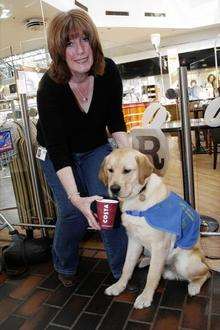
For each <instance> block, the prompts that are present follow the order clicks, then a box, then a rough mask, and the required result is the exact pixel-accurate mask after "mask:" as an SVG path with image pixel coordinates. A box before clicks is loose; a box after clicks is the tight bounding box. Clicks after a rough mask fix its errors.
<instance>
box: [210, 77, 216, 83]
mask: <svg viewBox="0 0 220 330" xmlns="http://www.w3.org/2000/svg"><path fill="white" fill-rule="evenodd" d="M214 80H215V77H214V76H213V75H210V76H209V82H211V83H212V82H213V81H214Z"/></svg>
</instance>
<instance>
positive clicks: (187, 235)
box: [126, 192, 200, 249]
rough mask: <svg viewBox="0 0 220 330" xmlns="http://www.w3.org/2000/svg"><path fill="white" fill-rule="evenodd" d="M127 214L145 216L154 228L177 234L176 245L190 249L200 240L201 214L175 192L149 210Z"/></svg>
mask: <svg viewBox="0 0 220 330" xmlns="http://www.w3.org/2000/svg"><path fill="white" fill-rule="evenodd" d="M126 214H128V215H131V216H137V217H144V218H145V220H146V221H147V223H148V224H149V225H151V226H152V227H153V228H156V229H158V230H162V231H166V232H169V233H172V234H175V235H176V236H177V239H176V242H175V247H177V246H178V247H181V248H183V249H190V248H191V247H192V246H194V245H195V244H196V242H197V240H198V237H199V233H200V217H199V214H198V213H197V212H196V211H195V210H194V209H193V208H192V207H191V206H190V205H189V204H187V203H186V202H185V201H184V200H183V199H182V198H181V197H180V196H178V195H176V194H175V193H173V192H171V193H170V194H169V196H168V197H167V198H166V199H165V200H163V201H162V202H160V203H158V204H156V205H154V206H152V207H150V208H149V209H147V210H144V211H137V210H134V211H130V210H129V211H126Z"/></svg>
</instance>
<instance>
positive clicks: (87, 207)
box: [70, 195, 103, 230]
mask: <svg viewBox="0 0 220 330" xmlns="http://www.w3.org/2000/svg"><path fill="white" fill-rule="evenodd" d="M102 198H103V197H101V196H91V197H80V196H79V195H74V196H72V197H71V199H70V200H71V202H72V203H73V205H74V206H76V207H77V208H78V209H79V210H80V211H81V212H82V214H83V215H84V216H85V217H86V219H87V220H88V223H89V225H90V227H92V228H93V229H96V230H100V229H101V228H100V225H99V224H98V222H97V221H96V218H95V217H94V215H93V212H92V210H91V204H92V202H94V201H96V200H100V199H102Z"/></svg>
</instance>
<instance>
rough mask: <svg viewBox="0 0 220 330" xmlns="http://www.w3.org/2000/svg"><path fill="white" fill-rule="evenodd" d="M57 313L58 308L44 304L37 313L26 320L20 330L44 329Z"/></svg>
mask: <svg viewBox="0 0 220 330" xmlns="http://www.w3.org/2000/svg"><path fill="white" fill-rule="evenodd" d="M56 314H57V309H56V308H54V307H50V306H42V307H41V309H40V310H39V311H38V312H37V314H36V315H35V316H34V317H33V318H31V319H29V320H26V321H25V322H24V323H23V325H22V326H21V327H20V329H19V330H43V329H45V328H46V326H47V325H48V324H49V323H50V321H51V320H52V319H53V318H54V316H55V315H56Z"/></svg>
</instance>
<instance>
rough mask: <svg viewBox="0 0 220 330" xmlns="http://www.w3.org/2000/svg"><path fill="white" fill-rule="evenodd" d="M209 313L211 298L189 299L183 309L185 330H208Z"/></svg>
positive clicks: (197, 297)
mask: <svg viewBox="0 0 220 330" xmlns="http://www.w3.org/2000/svg"><path fill="white" fill-rule="evenodd" d="M208 313H209V298H207V297H200V296H195V297H190V296H188V297H187V301H186V305H185V306H184V308H183V320H182V324H181V326H182V327H183V328H191V329H195V330H197V329H198V330H206V329H207V322H208Z"/></svg>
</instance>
